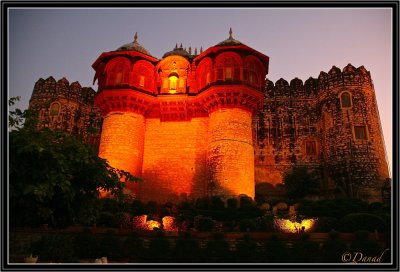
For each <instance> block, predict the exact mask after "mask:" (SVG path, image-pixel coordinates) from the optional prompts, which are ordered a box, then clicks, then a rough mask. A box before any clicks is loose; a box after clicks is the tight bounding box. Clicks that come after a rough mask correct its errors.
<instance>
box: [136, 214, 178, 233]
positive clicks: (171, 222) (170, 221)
mask: <svg viewBox="0 0 400 272" xmlns="http://www.w3.org/2000/svg"><path fill="white" fill-rule="evenodd" d="M161 221H162V223H160V222H158V221H156V220H149V221H147V215H139V216H134V217H133V218H132V225H133V228H134V229H137V230H154V228H157V229H161V227H163V230H165V231H177V230H178V228H177V226H176V224H175V217H173V216H164V217H163V218H162V220H161Z"/></svg>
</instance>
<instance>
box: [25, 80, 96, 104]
mask: <svg viewBox="0 0 400 272" xmlns="http://www.w3.org/2000/svg"><path fill="white" fill-rule="evenodd" d="M95 95H96V91H95V90H93V89H92V88H91V87H82V86H81V84H80V83H79V82H78V81H75V82H72V83H71V84H70V83H69V81H68V80H67V79H66V78H65V77H63V78H61V79H60V80H58V81H56V80H55V79H54V77H52V76H49V77H48V78H47V79H43V78H40V79H39V80H38V81H36V83H35V87H34V88H33V93H32V97H31V100H33V99H38V98H47V99H51V98H66V99H70V100H74V101H76V102H79V103H83V104H93V101H94V97H95Z"/></svg>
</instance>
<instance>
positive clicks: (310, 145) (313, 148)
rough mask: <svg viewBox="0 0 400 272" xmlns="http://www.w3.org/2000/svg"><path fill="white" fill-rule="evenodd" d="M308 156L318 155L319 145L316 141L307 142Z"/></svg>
mask: <svg viewBox="0 0 400 272" xmlns="http://www.w3.org/2000/svg"><path fill="white" fill-rule="evenodd" d="M306 154H307V155H316V154H317V143H316V142H315V141H307V142H306Z"/></svg>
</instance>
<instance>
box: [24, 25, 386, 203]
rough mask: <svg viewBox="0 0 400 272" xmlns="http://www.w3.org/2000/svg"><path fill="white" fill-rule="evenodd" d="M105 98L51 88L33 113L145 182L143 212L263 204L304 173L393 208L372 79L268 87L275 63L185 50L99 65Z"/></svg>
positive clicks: (113, 55)
mask: <svg viewBox="0 0 400 272" xmlns="http://www.w3.org/2000/svg"><path fill="white" fill-rule="evenodd" d="M92 66H93V68H94V70H95V78H94V80H95V81H96V80H97V82H98V90H97V92H95V91H94V90H93V89H91V88H82V87H81V86H80V85H79V83H78V82H74V83H72V84H69V82H68V81H67V80H66V79H65V78H62V79H60V80H59V81H56V80H55V79H54V78H52V77H49V78H48V79H46V80H44V79H39V80H38V81H37V82H36V84H35V87H34V90H33V94H32V97H31V100H30V108H31V109H34V110H37V111H38V112H39V120H40V122H39V127H49V128H52V129H61V130H64V131H67V132H69V133H72V134H78V135H81V136H82V138H83V139H84V140H85V141H87V142H90V143H92V144H93V145H95V146H98V151H99V156H100V157H102V158H105V159H107V160H108V162H109V163H110V165H111V166H113V167H116V168H119V169H123V170H126V171H128V172H130V173H131V174H133V175H135V176H138V177H141V178H143V180H144V182H143V183H141V184H134V185H129V186H127V189H128V193H129V194H131V195H133V196H135V197H137V198H139V199H142V200H157V201H160V202H162V201H167V200H170V199H174V198H176V197H179V196H182V195H184V196H188V197H193V198H196V197H201V196H206V195H220V196H224V197H232V196H238V195H241V194H245V195H248V196H250V197H252V198H254V197H255V194H256V189H257V187H259V186H262V185H263V184H270V185H277V184H280V183H282V181H283V175H284V173H285V171H287V170H290V169H291V168H292V167H293V166H294V165H303V166H306V167H308V168H310V169H314V170H316V171H317V172H318V173H319V176H320V180H321V184H320V187H321V190H322V192H323V194H324V195H325V196H327V197H334V196H338V195H351V196H356V197H358V198H362V199H366V200H369V201H380V200H381V187H382V185H383V182H384V180H385V179H386V178H388V177H389V173H388V166H387V160H386V153H385V149H384V142H383V136H382V130H381V125H380V118H379V113H378V108H377V103H376V99H375V91H374V86H373V82H372V79H371V75H370V73H369V72H368V71H367V70H366V69H365V67H363V66H361V67H358V68H355V67H353V66H352V65H351V64H349V65H347V66H346V67H344V68H343V69H339V68H337V67H335V66H333V67H332V68H331V69H330V70H329V72H328V73H325V72H321V73H320V74H319V76H318V78H311V77H310V78H309V79H307V80H306V81H305V82H304V83H303V81H302V80H300V79H298V78H295V79H293V80H291V81H290V82H288V81H286V80H284V79H279V80H278V81H277V82H275V83H273V82H271V81H269V80H268V79H267V74H268V68H269V57H268V56H266V55H264V54H263V53H260V52H258V51H256V50H254V49H252V48H251V47H249V46H247V45H245V44H243V43H242V42H240V41H238V40H236V39H234V38H233V36H232V31H230V33H229V37H228V39H226V40H224V41H222V42H220V43H218V44H217V45H215V46H212V47H210V48H208V49H207V50H205V51H204V52H203V50H200V52H199V54H198V52H197V49H195V50H192V48H191V47H189V48H187V49H186V48H183V47H182V45H180V46H178V45H176V46H175V48H174V49H173V50H172V51H170V52H167V53H165V54H164V56H163V57H162V59H157V58H155V57H153V56H152V55H151V54H150V52H149V51H148V50H147V49H145V48H144V47H143V46H141V45H140V44H139V42H138V37H137V35H135V37H134V41H133V42H131V43H128V44H126V45H123V46H121V47H119V48H118V49H117V50H114V51H110V52H105V53H103V54H101V55H100V56H99V58H98V59H97V60H96V61H95V62H94V64H93V65H92Z"/></svg>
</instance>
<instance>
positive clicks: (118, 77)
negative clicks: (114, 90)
mask: <svg viewBox="0 0 400 272" xmlns="http://www.w3.org/2000/svg"><path fill="white" fill-rule="evenodd" d="M121 83H122V72H118V73H117V75H116V76H115V85H121Z"/></svg>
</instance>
